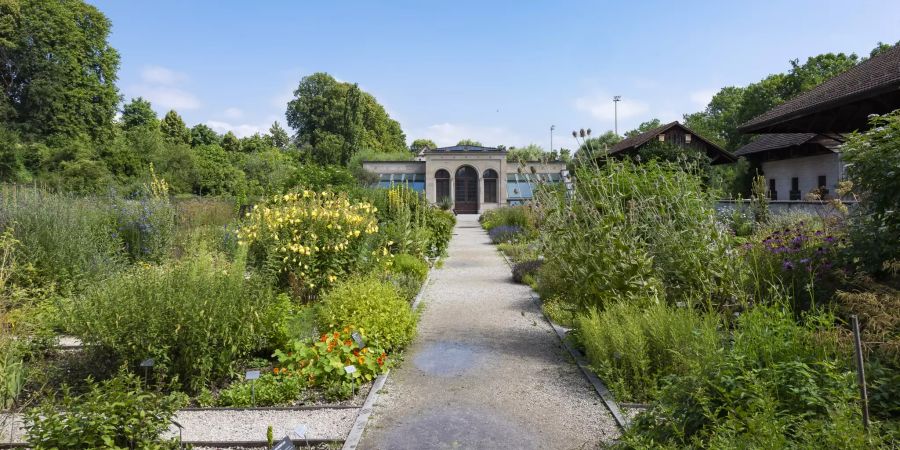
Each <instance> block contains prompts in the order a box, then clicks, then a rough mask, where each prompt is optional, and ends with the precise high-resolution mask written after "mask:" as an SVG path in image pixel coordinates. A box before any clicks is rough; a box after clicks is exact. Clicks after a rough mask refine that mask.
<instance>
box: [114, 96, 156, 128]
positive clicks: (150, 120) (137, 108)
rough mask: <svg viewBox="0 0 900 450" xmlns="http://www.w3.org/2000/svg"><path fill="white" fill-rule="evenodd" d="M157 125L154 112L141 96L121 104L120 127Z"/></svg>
mask: <svg viewBox="0 0 900 450" xmlns="http://www.w3.org/2000/svg"><path fill="white" fill-rule="evenodd" d="M158 125H159V119H158V118H157V117H156V112H154V111H153V107H152V106H150V102H149V101H147V100H144V98H143V97H138V98H133V99H131V102H130V103H128V104H125V105H124V106H122V128H124V129H125V130H130V129H132V128H137V127H150V128H156V127H157V126H158Z"/></svg>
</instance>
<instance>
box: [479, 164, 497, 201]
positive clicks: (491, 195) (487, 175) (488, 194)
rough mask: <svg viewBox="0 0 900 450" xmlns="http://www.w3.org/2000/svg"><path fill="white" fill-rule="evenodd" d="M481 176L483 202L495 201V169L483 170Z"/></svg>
mask: <svg viewBox="0 0 900 450" xmlns="http://www.w3.org/2000/svg"><path fill="white" fill-rule="evenodd" d="M482 178H483V179H484V202H485V203H497V171H495V170H494V169H488V170H485V171H484V175H482Z"/></svg>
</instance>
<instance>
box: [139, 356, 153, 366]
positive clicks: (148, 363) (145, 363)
mask: <svg viewBox="0 0 900 450" xmlns="http://www.w3.org/2000/svg"><path fill="white" fill-rule="evenodd" d="M155 362H156V361H154V360H153V358H147V359H145V360H143V361H141V367H153V363H155Z"/></svg>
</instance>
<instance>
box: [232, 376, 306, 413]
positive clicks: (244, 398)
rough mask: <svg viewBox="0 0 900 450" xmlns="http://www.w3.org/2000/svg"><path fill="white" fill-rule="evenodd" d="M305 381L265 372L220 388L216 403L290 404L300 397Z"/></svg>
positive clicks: (250, 404)
mask: <svg viewBox="0 0 900 450" xmlns="http://www.w3.org/2000/svg"><path fill="white" fill-rule="evenodd" d="M275 372H278V370H277V369H276V370H275ZM306 381H307V380H305V379H303V378H302V377H299V376H286V375H285V376H281V375H278V374H276V373H266V374H263V375H262V376H260V377H259V379H257V380H253V381H239V382H236V383H233V384H232V385H231V386H228V387H227V388H225V389H223V390H221V391H220V392H219V398H218V401H217V404H218V405H219V406H233V407H247V406H280V405H290V404H293V403H295V402H296V401H297V400H298V399H300V396H301V395H302V394H303V389H304V388H305V387H306ZM254 389H255V393H254ZM254 400H255V401H254Z"/></svg>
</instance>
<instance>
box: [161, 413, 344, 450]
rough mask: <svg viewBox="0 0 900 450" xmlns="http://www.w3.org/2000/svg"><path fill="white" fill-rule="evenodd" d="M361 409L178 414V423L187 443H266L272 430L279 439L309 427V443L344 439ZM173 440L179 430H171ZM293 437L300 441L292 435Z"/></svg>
mask: <svg viewBox="0 0 900 450" xmlns="http://www.w3.org/2000/svg"><path fill="white" fill-rule="evenodd" d="M358 411H359V410H358V409H355V408H354V409H318V410H306V411H254V410H242V411H179V412H178V415H177V416H176V418H175V420H176V421H177V422H178V423H180V424H181V425H182V426H183V427H184V434H183V435H182V436H183V437H182V438H183V439H184V440H185V441H207V442H211V441H257V440H258V441H264V440H265V439H266V429H267V428H268V427H269V425H271V426H272V430H273V431H274V434H275V437H276V438H283V437H284V436H285V435H286V434H287V433H292V432H293V430H295V429H296V428H297V426H298V425H305V426H306V430H307V431H306V437H307V438H309V439H344V437H345V436H347V433H349V432H350V427H352V426H353V421H354V420H355V419H356V413H357V412H358ZM169 431H170V432H171V433H172V436H178V429H177V428H175V427H174V426H172V427H171V428H170V429H169ZM291 437H292V438H294V437H298V436H297V435H295V434H291Z"/></svg>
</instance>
